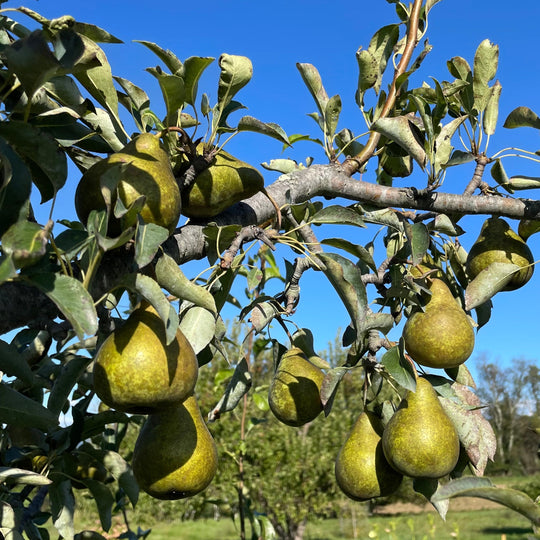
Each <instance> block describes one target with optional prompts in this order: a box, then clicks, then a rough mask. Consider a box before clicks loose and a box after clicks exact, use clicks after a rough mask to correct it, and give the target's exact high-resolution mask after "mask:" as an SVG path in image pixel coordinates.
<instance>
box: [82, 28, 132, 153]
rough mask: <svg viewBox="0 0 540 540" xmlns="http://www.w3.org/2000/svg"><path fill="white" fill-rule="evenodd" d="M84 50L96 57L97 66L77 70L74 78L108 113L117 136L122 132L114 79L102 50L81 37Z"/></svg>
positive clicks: (125, 141)
mask: <svg viewBox="0 0 540 540" xmlns="http://www.w3.org/2000/svg"><path fill="white" fill-rule="evenodd" d="M81 37H82V39H83V42H84V46H85V49H86V54H87V55H91V56H92V57H94V56H95V57H96V58H97V59H98V60H99V65H98V66H96V67H91V68H89V69H87V70H84V71H79V70H77V71H76V72H75V77H76V78H77V80H78V81H79V82H80V83H81V84H82V85H83V86H84V88H85V89H86V90H87V91H88V93H89V94H90V95H91V96H92V97H93V98H94V99H95V100H96V101H97V102H98V103H99V104H100V105H102V106H103V107H105V109H107V110H108V111H109V113H110V114H111V115H112V118H113V119H114V121H115V124H116V125H117V127H118V128H119V129H118V134H121V133H122V132H123V130H122V128H121V126H122V123H121V121H120V118H119V116H118V95H117V93H116V88H115V86H114V79H113V76H112V72H111V66H110V65H109V61H108V60H107V56H106V55H105V53H104V52H103V50H102V49H101V48H100V47H99V46H98V45H97V44H96V43H95V42H93V41H92V40H91V39H89V38H87V37H86V36H84V35H83V36H81ZM122 139H123V142H124V144H126V143H127V136H125V133H124V137H122Z"/></svg>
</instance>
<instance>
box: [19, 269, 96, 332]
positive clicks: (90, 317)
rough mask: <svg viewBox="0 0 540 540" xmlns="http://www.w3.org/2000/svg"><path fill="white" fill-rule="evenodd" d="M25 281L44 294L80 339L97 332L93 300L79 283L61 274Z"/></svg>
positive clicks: (27, 278)
mask: <svg viewBox="0 0 540 540" xmlns="http://www.w3.org/2000/svg"><path fill="white" fill-rule="evenodd" d="M25 281H26V282H28V283H29V284H30V285H33V286H34V287H37V288H38V289H39V290H40V291H41V292H43V293H45V294H46V295H47V296H48V297H49V298H50V299H51V300H52V301H53V302H54V303H55V304H56V306H57V307H58V309H59V310H60V311H61V312H62V313H63V315H64V316H65V317H66V319H67V320H68V321H69V322H70V323H71V324H72V326H73V329H74V330H75V333H76V334H77V336H78V337H79V338H80V339H83V338H84V336H85V335H89V336H93V335H94V334H95V333H96V332H97V324H98V323H97V313H96V308H95V307H94V300H93V299H92V297H91V296H90V294H89V293H88V291H87V290H86V289H85V288H84V287H83V286H82V284H81V282H80V281H78V280H76V279H74V278H72V277H69V276H65V275H62V274H45V273H43V274H32V275H30V276H26V277H25Z"/></svg>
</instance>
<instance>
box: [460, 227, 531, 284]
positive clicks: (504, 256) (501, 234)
mask: <svg viewBox="0 0 540 540" xmlns="http://www.w3.org/2000/svg"><path fill="white" fill-rule="evenodd" d="M494 262H501V263H509V264H516V265H518V266H520V267H521V270H519V271H517V272H515V273H514V274H513V275H512V278H511V279H510V281H509V282H508V283H507V284H506V286H505V287H504V288H503V289H502V290H503V291H513V290H515V289H519V288H520V287H523V285H525V283H527V282H528V281H529V280H530V279H531V277H532V275H533V272H534V265H533V263H534V257H533V254H532V252H531V250H530V249H529V246H528V245H527V244H526V243H525V240H523V238H521V236H519V235H518V234H516V233H515V232H514V231H513V230H512V228H511V227H510V225H508V223H507V222H506V221H505V220H504V219H502V218H500V217H490V218H488V219H486V221H485V222H484V224H483V225H482V229H481V230H480V235H479V236H478V238H477V239H476V241H475V242H474V244H473V246H472V247H471V249H470V251H469V254H468V256H467V263H466V269H467V273H468V274H469V277H470V279H471V280H472V279H474V278H475V277H476V276H477V275H478V274H479V273H480V272H481V271H482V270H484V268H487V267H488V266H489V265H490V264H491V263H494Z"/></svg>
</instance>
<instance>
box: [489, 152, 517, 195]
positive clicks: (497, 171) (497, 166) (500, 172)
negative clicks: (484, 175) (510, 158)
mask: <svg viewBox="0 0 540 540" xmlns="http://www.w3.org/2000/svg"><path fill="white" fill-rule="evenodd" d="M490 173H491V177H492V178H493V179H494V180H495V181H496V182H497V184H499V185H500V186H501V187H503V188H504V189H505V190H506V191H508V193H514V190H513V189H512V187H511V186H510V180H509V178H508V175H507V174H506V171H505V169H504V166H503V164H502V160H500V159H496V160H495V162H494V163H493V165H492V166H491V169H490Z"/></svg>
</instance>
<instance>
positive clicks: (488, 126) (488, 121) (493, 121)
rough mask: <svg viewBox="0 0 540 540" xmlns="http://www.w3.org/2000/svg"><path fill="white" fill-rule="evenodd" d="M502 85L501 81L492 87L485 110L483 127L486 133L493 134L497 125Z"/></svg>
mask: <svg viewBox="0 0 540 540" xmlns="http://www.w3.org/2000/svg"><path fill="white" fill-rule="evenodd" d="M501 92H502V86H501V84H500V83H499V81H497V82H495V84H494V85H493V86H492V87H491V90H490V93H489V97H488V100H487V104H486V110H485V111H484V118H483V121H482V127H483V129H484V133H485V134H486V135H493V134H494V133H495V128H496V127H497V119H498V117H499V99H500V97H501Z"/></svg>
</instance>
